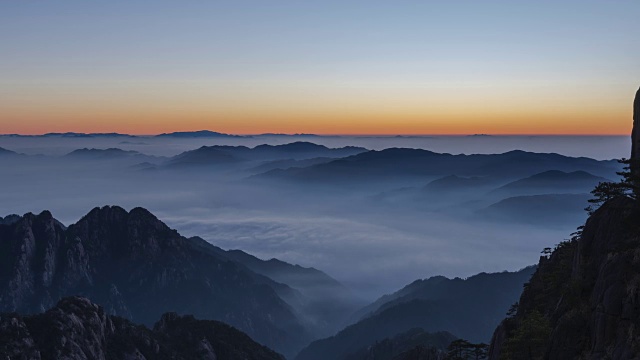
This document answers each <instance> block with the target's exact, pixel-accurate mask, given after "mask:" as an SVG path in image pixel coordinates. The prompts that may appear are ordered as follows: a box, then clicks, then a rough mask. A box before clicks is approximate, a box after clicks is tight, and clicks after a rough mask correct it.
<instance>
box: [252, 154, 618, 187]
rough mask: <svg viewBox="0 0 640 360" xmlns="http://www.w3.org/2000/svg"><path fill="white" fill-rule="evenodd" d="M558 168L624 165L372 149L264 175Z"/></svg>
mask: <svg viewBox="0 0 640 360" xmlns="http://www.w3.org/2000/svg"><path fill="white" fill-rule="evenodd" d="M553 169H559V170H561V171H579V170H582V171H588V172H590V173H592V174H598V176H614V175H615V173H616V171H619V170H620V169H621V167H620V164H618V163H617V162H616V161H613V160H611V161H599V160H594V159H589V158H574V157H568V156H563V155H559V154H540V153H531V152H525V151H519V150H517V151H510V152H507V153H504V154H492V155H478V154H476V155H451V154H440V153H435V152H432V151H428V150H421V149H406V148H391V149H385V150H381V151H375V150H372V151H368V152H364V153H360V154H357V155H353V156H349V157H345V158H342V159H338V160H334V161H331V162H329V163H325V164H318V165H314V166H309V167H306V168H294V169H287V170H272V171H269V172H266V173H264V174H262V175H260V177H262V178H277V179H285V180H292V181H304V182H333V183H335V182H361V181H362V180H363V179H364V180H367V179H368V180H371V179H376V178H398V177H429V176H445V175H456V176H459V177H487V176H492V177H505V178H518V177H523V176H531V175H534V174H537V173H540V172H543V171H547V170H553Z"/></svg>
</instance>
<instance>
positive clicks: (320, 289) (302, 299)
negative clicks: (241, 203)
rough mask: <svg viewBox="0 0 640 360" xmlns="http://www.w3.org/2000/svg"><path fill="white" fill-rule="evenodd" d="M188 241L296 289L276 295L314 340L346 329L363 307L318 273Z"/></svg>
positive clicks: (342, 289)
mask: <svg viewBox="0 0 640 360" xmlns="http://www.w3.org/2000/svg"><path fill="white" fill-rule="evenodd" d="M190 240H193V242H194V244H200V245H201V246H202V248H203V250H205V251H214V252H215V253H216V254H217V255H219V256H221V257H224V258H227V259H229V260H231V261H234V262H236V263H238V264H242V265H243V266H246V267H247V268H248V269H250V270H251V271H253V272H255V273H257V274H260V275H264V276H266V277H267V278H269V279H272V280H273V281H275V282H277V283H280V284H287V285H288V286H290V287H292V288H293V289H295V292H292V291H291V289H289V288H285V289H284V290H285V291H282V290H279V294H281V297H283V298H285V299H287V300H288V301H289V303H290V304H291V305H292V306H293V307H294V308H295V309H296V310H297V311H298V313H299V314H304V317H305V320H306V321H308V322H310V324H309V325H310V326H311V328H312V329H314V336H316V337H321V336H328V335H330V334H333V333H335V332H336V331H337V330H339V329H340V328H341V327H343V326H344V325H346V322H347V318H348V317H349V316H351V315H352V314H353V312H354V311H356V310H357V309H359V308H360V307H361V306H363V305H364V303H363V301H362V300H359V299H358V297H357V296H356V295H355V294H353V292H352V291H351V290H350V289H348V288H347V287H345V286H344V285H342V284H341V283H340V282H338V281H337V280H335V279H334V278H332V277H330V276H329V275H327V274H326V273H324V272H322V271H320V270H317V269H314V268H306V267H302V266H300V265H292V264H289V263H287V262H284V261H281V260H278V259H269V260H262V259H259V258H257V257H255V256H253V255H251V254H248V253H246V252H244V251H242V250H223V249H221V248H219V247H216V246H213V245H211V244H209V243H208V242H206V241H205V240H203V239H201V238H199V237H193V238H191V239H190ZM275 288H276V289H280V288H278V287H275ZM298 292H299V293H298ZM299 295H302V296H299ZM292 296H293V298H292Z"/></svg>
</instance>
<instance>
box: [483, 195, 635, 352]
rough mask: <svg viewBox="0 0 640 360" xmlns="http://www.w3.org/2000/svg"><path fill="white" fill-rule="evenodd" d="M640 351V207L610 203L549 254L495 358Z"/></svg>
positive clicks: (498, 336) (500, 336)
mask: <svg viewBox="0 0 640 360" xmlns="http://www.w3.org/2000/svg"><path fill="white" fill-rule="evenodd" d="M638 357H640V206H639V205H638V204H637V202H635V201H633V200H631V199H629V198H626V197H619V198H615V199H613V200H611V201H609V202H607V203H605V204H604V205H603V206H602V207H601V208H600V209H598V210H597V211H596V212H595V213H594V214H593V215H592V216H591V217H590V218H589V219H588V220H587V222H586V225H585V227H584V229H583V230H582V233H581V234H579V235H578V236H576V237H574V238H573V239H572V240H570V241H565V242H563V243H561V244H559V245H558V246H557V248H556V249H555V251H553V253H552V254H551V255H550V256H549V257H542V258H541V259H540V263H539V265H538V270H537V271H536V273H535V274H534V275H533V277H532V278H531V281H530V282H529V283H528V284H527V285H526V286H525V289H524V291H523V293H522V296H521V297H520V301H519V304H518V308H517V312H516V313H515V315H514V316H512V317H510V318H508V319H505V320H504V321H503V322H502V323H501V325H500V326H499V327H498V328H497V329H496V332H495V334H494V336H493V341H492V344H491V350H490V359H494V360H497V359H521V358H522V359H525V358H526V359H552V360H555V359H557V360H560V359H585V360H587V359H589V360H590V359H593V360H596V359H635V358H638Z"/></svg>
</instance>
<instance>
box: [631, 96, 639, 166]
mask: <svg viewBox="0 0 640 360" xmlns="http://www.w3.org/2000/svg"><path fill="white" fill-rule="evenodd" d="M638 158H640V89H638V92H636V97H635V99H634V101H633V130H632V132H631V159H638Z"/></svg>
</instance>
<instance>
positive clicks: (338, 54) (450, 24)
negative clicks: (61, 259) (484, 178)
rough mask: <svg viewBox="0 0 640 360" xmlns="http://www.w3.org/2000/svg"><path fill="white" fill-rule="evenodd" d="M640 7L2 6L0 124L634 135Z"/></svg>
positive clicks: (15, 127) (19, 127) (24, 129)
mask: <svg viewBox="0 0 640 360" xmlns="http://www.w3.org/2000/svg"><path fill="white" fill-rule="evenodd" d="M639 19H640V1H637V0H629V1H604V0H602V1H592V0H580V1H577V0H575V1H557V0H556V1H546V0H545V1H513V0H510V1H497V0H484V1H477V0H474V1H444V0H443V1H425V0H422V1H417V0H414V1H403V0H396V1H388V0H386V1H378V0H367V1H345V0H342V1H331V0H324V1H303V0H297V1H278V0H272V1H265V0H233V1H213V0H212V1H197V2H196V1H175V0H172V1H165V0H156V1H135V0H134V1H131V0H128V1H104V2H99V1H86V0H83V1H71V0H65V1H18V0H15V1H2V2H1V3H0V133H25V134H38V133H45V132H54V131H56V132H57V131H84V132H111V131H117V132H127V133H135V134H152V133H160V132H168V131H179V130H198V129H210V130H215V131H222V132H229V133H263V132H284V133H299V132H305V133H322V134H473V133H490V134H627V133H629V132H630V129H631V113H632V109H631V104H632V100H633V96H634V94H635V91H636V90H637V88H638V86H640V38H639V37H638V36H639V35H640V20H639Z"/></svg>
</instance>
